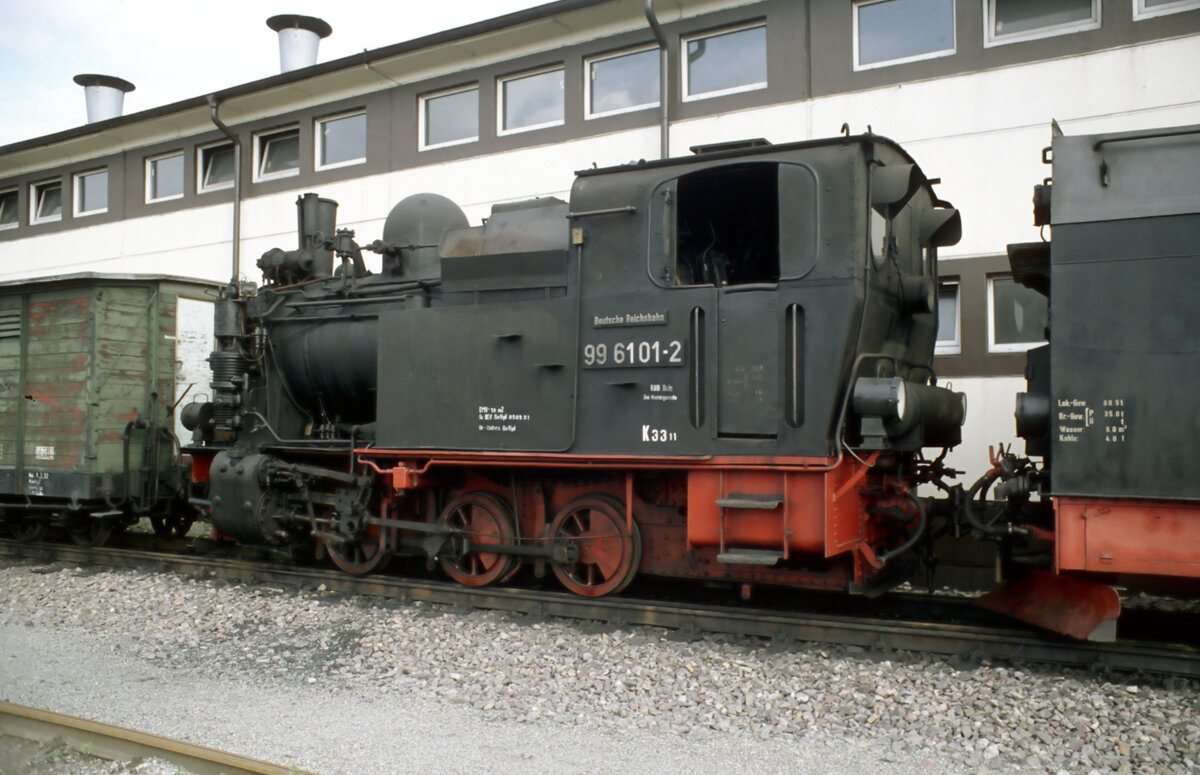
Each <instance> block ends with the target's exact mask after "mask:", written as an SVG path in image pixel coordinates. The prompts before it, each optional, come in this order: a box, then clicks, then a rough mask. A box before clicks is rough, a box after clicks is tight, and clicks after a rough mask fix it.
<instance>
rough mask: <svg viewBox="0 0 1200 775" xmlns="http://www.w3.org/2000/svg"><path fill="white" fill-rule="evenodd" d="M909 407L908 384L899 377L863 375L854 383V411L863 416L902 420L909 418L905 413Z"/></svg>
mask: <svg viewBox="0 0 1200 775" xmlns="http://www.w3.org/2000/svg"><path fill="white" fill-rule="evenodd" d="M909 408H910V406H909V400H908V386H907V383H906V382H905V381H904V380H903V379H901V378H900V377H892V378H891V379H875V378H869V377H864V378H862V379H860V380H858V381H857V382H855V383H854V411H855V412H856V413H857V414H860V415H862V416H863V417H878V418H880V419H882V420H884V421H885V422H904V421H905V420H906V419H910V418H908V417H907V416H906V415H905V412H907V411H908V410H909Z"/></svg>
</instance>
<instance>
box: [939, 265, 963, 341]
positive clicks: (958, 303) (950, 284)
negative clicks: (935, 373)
mask: <svg viewBox="0 0 1200 775" xmlns="http://www.w3.org/2000/svg"><path fill="white" fill-rule="evenodd" d="M937 283H938V289H937V297H936V303H937V304H938V329H939V330H940V329H941V324H942V315H941V300H942V299H941V294H942V289H944V288H953V289H954V338H953V339H946V340H942V339H938V338H937V331H935V332H934V340H933V354H934V355H962V281H961V280H960V279H959V278H957V277H946V278H942V277H939V278H938V281H937Z"/></svg>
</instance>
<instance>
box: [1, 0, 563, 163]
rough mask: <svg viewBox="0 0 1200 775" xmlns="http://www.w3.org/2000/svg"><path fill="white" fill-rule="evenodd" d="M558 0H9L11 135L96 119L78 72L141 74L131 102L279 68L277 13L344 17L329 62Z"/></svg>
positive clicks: (5, 78)
mask: <svg viewBox="0 0 1200 775" xmlns="http://www.w3.org/2000/svg"><path fill="white" fill-rule="evenodd" d="M545 2H547V0H440V2H438V1H437V0H435V1H434V2H430V1H429V0H391V2H387V1H386V0H385V1H383V2H381V1H380V0H336V1H335V2H329V0H323V1H321V0H274V1H273V2H259V1H258V0H240V1H238V0H206V2H203V3H200V2H194V1H193V2H181V1H180V0H0V19H3V24H2V25H0V29H2V31H3V33H4V34H3V35H0V146H3V145H8V144H10V143H15V142H20V141H23V140H31V139H33V138H36V137H42V136H44V135H48V134H52V133H54V132H59V131H62V130H64V129H70V128H72V127H76V126H80V125H82V124H85V123H87V112H86V108H85V104H84V99H83V88H82V87H80V86H77V85H76V84H75V83H74V81H73V80H72V79H73V78H74V77H75V75H77V74H79V73H100V74H103V75H115V76H117V77H119V78H124V79H125V80H127V81H130V82H132V83H133V84H134V86H135V87H136V89H135V90H134V91H132V92H129V93H128V94H126V95H125V114H126V115H128V114H130V113H136V112H139V111H142V110H148V109H150V108H154V107H158V106H160V105H166V104H169V103H172V102H176V101H178V100H183V99H188V98H190V97H198V96H201V95H205V94H209V93H211V92H214V91H219V90H221V89H226V88H229V87H231V86H236V85H238V84H243V83H247V82H249V81H256V80H258V79H260V78H266V77H269V76H272V75H276V74H278V73H279V45H278V42H277V40H278V39H277V37H276V34H275V33H274V32H272V31H271V30H270V28H268V27H267V24H266V20H267V17H269V16H274V15H275V14H280V13H298V14H305V15H308V16H318V17H320V18H322V19H324V20H325V21H327V22H328V23H329V24H330V25H331V26H332V27H333V34H332V35H331V36H330V37H328V38H325V39H324V40H322V41H321V46H320V50H319V52H318V54H317V61H318V62H328V61H330V60H332V59H340V58H341V57H344V56H349V55H350V54H356V53H359V52H361V51H362V50H363V49H375V48H380V47H382V46H387V45H391V44H393V43H399V42H401V41H405V40H411V39H413V38H419V37H421V36H423V35H428V34H431V33H434V32H439V31H441V30H447V29H451V28H454V27H460V26H462V25H464V24H470V23H472V22H476V21H481V20H483V19H490V18H495V17H497V16H502V15H504V14H506V13H511V12H513V11H519V10H521V9H523V8H530V7H533V6H537V5H542V4H543V3H545Z"/></svg>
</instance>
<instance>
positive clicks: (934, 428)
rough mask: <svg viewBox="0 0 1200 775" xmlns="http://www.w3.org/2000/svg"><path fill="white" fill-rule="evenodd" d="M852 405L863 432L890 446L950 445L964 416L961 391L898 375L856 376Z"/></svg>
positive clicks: (963, 399) (866, 435)
mask: <svg viewBox="0 0 1200 775" xmlns="http://www.w3.org/2000/svg"><path fill="white" fill-rule="evenodd" d="M852 406H853V408H854V412H855V414H857V415H859V416H860V417H862V418H863V420H864V423H863V426H862V432H863V435H864V436H865V437H875V438H876V439H878V440H879V442H880V443H882V444H883V446H885V447H890V448H908V447H912V448H916V447H921V446H926V447H942V446H953V445H955V444H957V443H959V441H960V440H961V430H960V429H961V427H962V424H963V420H964V419H966V416H967V398H966V396H965V395H964V394H962V393H955V392H954V391H951V390H947V389H946V388H942V387H937V386H936V385H921V384H917V383H916V382H908V381H905V380H904V379H902V378H900V377H891V378H874V377H862V378H860V379H858V380H857V381H856V382H855V383H854V396H853V402H852ZM868 421H869V422H868ZM884 439H886V440H887V441H886V442H883V440H884Z"/></svg>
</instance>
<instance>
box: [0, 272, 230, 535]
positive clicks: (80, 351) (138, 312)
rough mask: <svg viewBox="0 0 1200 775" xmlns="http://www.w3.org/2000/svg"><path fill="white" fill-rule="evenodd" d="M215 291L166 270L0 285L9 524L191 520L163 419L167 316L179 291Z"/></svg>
mask: <svg viewBox="0 0 1200 775" xmlns="http://www.w3.org/2000/svg"><path fill="white" fill-rule="evenodd" d="M214 295H215V287H214V286H213V285H212V284H209V283H203V282H200V281H195V280H187V279H182V278H175V277H166V276H133V275H109V274H93V273H85V274H76V275H70V276H64V277H56V278H41V279H34V280H24V281H20V282H13V283H3V284H0V512H2V515H3V519H4V521H5V522H6V523H7V526H8V529H9V532H10V533H11V534H13V535H16V536H18V537H25V538H30V537H34V536H36V535H40V533H41V531H42V530H43V529H44V527H45V526H46V525H47V524H57V525H62V526H64V527H66V528H67V530H68V531H69V532H70V533H71V536H72V537H73V538H74V539H75V540H77V541H78V542H80V543H99V542H101V541H103V540H104V539H105V538H106V537H107V536H108V534H109V532H110V531H111V530H113V529H123V528H124V527H126V526H128V525H130V524H132V523H133V522H136V521H137V520H138V519H140V518H141V517H142V516H147V517H150V518H151V521H152V522H153V523H154V526H155V528H156V530H158V531H159V532H171V531H172V530H178V529H179V528H180V527H182V526H183V523H184V522H186V524H187V525H190V524H191V515H190V514H189V513H188V511H187V506H186V495H187V484H188V477H187V472H186V470H185V469H186V461H185V460H184V459H183V457H182V456H181V454H180V446H179V442H178V440H177V437H176V435H175V431H174V428H175V425H174V419H173V411H174V407H175V404H176V403H177V399H176V395H177V393H176V370H177V362H176V341H177V334H178V333H181V332H179V331H178V330H177V320H178V317H179V315H178V313H179V309H180V299H181V298H190V299H197V300H211V298H212V297H213V296H214ZM210 319H211V317H210ZM202 387H205V388H206V387H207V385H203V386H202ZM183 529H184V530H186V527H184V528H183Z"/></svg>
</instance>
